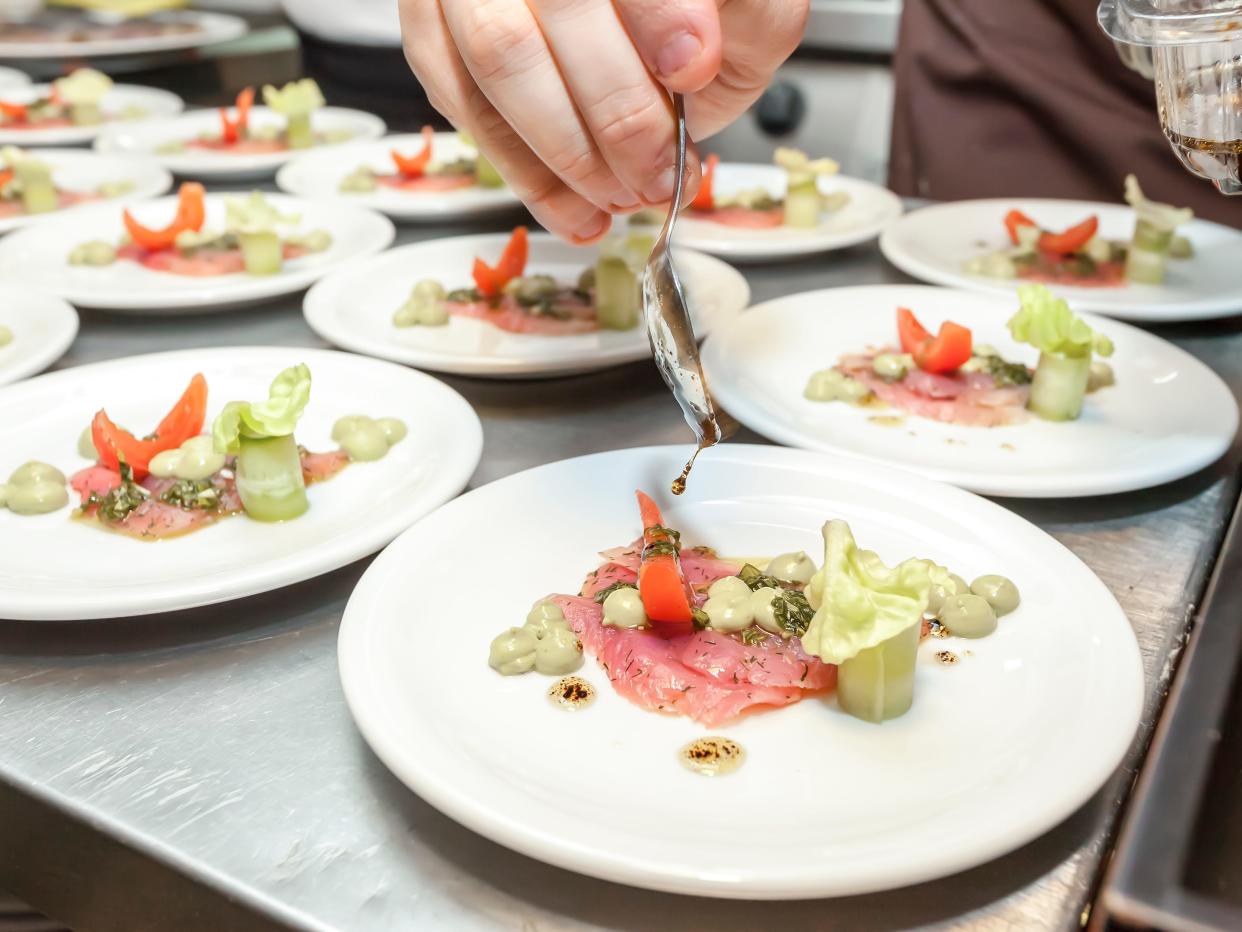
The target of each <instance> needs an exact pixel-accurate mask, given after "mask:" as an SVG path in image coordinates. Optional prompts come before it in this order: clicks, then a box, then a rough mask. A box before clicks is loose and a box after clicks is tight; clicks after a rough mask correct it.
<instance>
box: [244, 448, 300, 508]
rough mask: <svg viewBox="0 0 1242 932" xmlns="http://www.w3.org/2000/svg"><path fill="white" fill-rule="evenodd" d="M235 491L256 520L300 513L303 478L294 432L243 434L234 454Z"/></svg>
mask: <svg viewBox="0 0 1242 932" xmlns="http://www.w3.org/2000/svg"><path fill="white" fill-rule="evenodd" d="M237 494H238V495H239V496H240V497H241V501H242V507H243V508H245V509H246V514H248V515H249V516H250V517H252V518H254V519H255V520H256V521H288V520H289V519H291V518H296V517H297V516H298V515H300V514H303V513H304V512H305V511H306V509H307V508H309V507H310V503H309V502H308V501H307V499H306V481H305V480H304V479H303V478H302V458H301V456H299V454H298V445H297V441H295V440H294V439H293V435H292V434H289V435H288V436H285V437H264V438H261V439H253V438H247V437H242V438H241V441H240V450H239V452H238V454H237Z"/></svg>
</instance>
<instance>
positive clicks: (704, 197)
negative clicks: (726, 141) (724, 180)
mask: <svg viewBox="0 0 1242 932" xmlns="http://www.w3.org/2000/svg"><path fill="white" fill-rule="evenodd" d="M719 164H720V156H718V155H715V154H712V155H709V156H708V157H707V158H706V159H704V160H703V180H702V181H700V182H699V190H698V193H697V194H695V195H694V200H692V201H691V202H690V207H691V208H693V209H694V210H711V209H712V208H713V207H715V206H716V198H715V195H714V194H713V193H712V188H713V186H714V185H715V182H716V166H717V165H719Z"/></svg>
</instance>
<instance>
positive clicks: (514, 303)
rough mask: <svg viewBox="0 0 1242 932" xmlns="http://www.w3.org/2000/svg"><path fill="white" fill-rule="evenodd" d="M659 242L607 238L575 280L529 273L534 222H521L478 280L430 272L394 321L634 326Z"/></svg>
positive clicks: (513, 329)
mask: <svg viewBox="0 0 1242 932" xmlns="http://www.w3.org/2000/svg"><path fill="white" fill-rule="evenodd" d="M652 243H653V241H652V239H651V238H650V237H648V236H646V235H644V234H638V233H632V234H630V235H629V236H628V237H627V238H625V239H620V238H613V239H610V240H607V241H605V243H604V244H602V245H601V247H600V256H599V259H598V260H597V261H596V262H595V264H594V265H593V266H591V267H588V268H586V269H584V270H583V271H582V273H581V274H580V275H579V276H578V278H577V281H575V282H573V283H569V282H564V281H558V280H557V279H556V277H555V276H553V275H545V274H526V265H527V259H528V256H529V250H530V246H529V241H528V235H527V232H526V227H517V228H516V229H515V230H514V231H513V233H512V235H511V236H510V238H509V242H508V243H506V244H505V247H504V249H503V251H502V252H501V253H500V257H499V258H498V259H496V260H492V262H493V263H494V264H489V262H488V261H486V260H484V259H482V258H481V257H478V256H476V257H475V259H474V265H473V267H472V269H471V277H472V278H473V279H474V287H467V288H455V289H452V290H446V289H445V287H444V285H443V284H441V282H440V281H439V280H438V279H433V278H425V279H422V280H421V281H419V282H418V283H417V284H416V285H415V286H414V290H413V291H412V292H411V293H410V297H409V299H408V300H407V301H406V302H405V303H404V304H403V305H401V307H399V308H398V309H397V310H396V312H395V313H394V314H393V317H392V323H393V326H394V327H399V328H404V327H442V326H445V325H446V324H448V322H449V320H450V319H451V318H452V317H454V316H456V317H471V318H474V319H476V320H482V321H485V322H486V323H489V324H491V325H492V326H494V327H499V328H500V329H501V330H507V331H509V332H510V333H532V334H540V335H542V336H566V335H569V334H576V333H591V332H593V331H596V330H601V329H603V330H632V329H634V328H635V327H637V326H638V322H639V320H640V318H641V316H642V285H641V270H642V266H643V264H644V263H645V262H646V259H647V254H648V253H649V252H650V251H651V247H652Z"/></svg>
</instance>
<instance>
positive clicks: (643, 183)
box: [399, 0, 808, 242]
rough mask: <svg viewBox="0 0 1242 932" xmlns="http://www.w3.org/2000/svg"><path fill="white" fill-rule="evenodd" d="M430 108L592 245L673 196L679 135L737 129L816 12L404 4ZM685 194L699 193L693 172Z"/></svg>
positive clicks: (540, 0) (599, 4)
mask: <svg viewBox="0 0 1242 932" xmlns="http://www.w3.org/2000/svg"><path fill="white" fill-rule="evenodd" d="M399 3H400V8H401V25H402V31H403V33H404V37H405V53H406V57H407V58H408V59H409V61H410V65H411V66H412V67H413V69H414V72H415V74H417V75H418V78H419V80H420V81H421V82H422V85H423V87H424V89H425V90H426V91H427V96H428V98H429V99H430V101H431V104H432V106H434V107H435V108H436V109H437V110H439V111H440V112H441V113H442V114H444V115H445V116H446V117H447V118H448V119H449V120H450V121H451V122H452V123H453V124H454V125H455V126H457V127H459V128H460V129H463V130H465V131H466V132H468V133H470V135H471V136H473V137H474V139H475V140H476V142H477V143H478V145H479V147H480V149H481V150H482V151H483V152H484V153H485V154H486V155H487V156H488V158H489V159H490V160H491V161H492V162H493V163H494V164H495V165H496V167H497V168H498V169H499V170H500V173H501V174H502V175H504V177H505V179H506V180H507V181H508V183H509V185H510V186H511V187H512V188H513V190H514V191H515V192H517V194H518V196H519V197H521V198H522V200H523V201H525V202H526V204H527V206H529V207H530V210H531V213H533V214H534V215H535V218H536V219H537V220H538V221H539V222H540V223H542V224H543V225H544V226H546V227H547V228H548V229H550V230H552V231H553V232H555V233H558V234H560V235H561V236H563V237H565V238H566V239H570V240H574V241H578V242H587V241H590V240H594V239H596V238H598V237H600V236H602V235H603V234H604V233H605V232H606V231H607V230H608V227H609V222H610V218H609V216H608V215H609V213H612V212H625V211H631V210H636V209H637V208H639V207H640V206H643V205H653V204H660V203H663V202H667V201H668V200H669V199H670V198H671V197H672V194H673V182H674V180H675V178H674V174H675V172H674V169H673V159H674V154H675V153H674V123H673V118H672V111H671V105H670V102H669V99H668V95H667V93H666V91H665V89H667V90H668V91H676V92H680V93H683V94H686V95H687V98H686V110H687V118H688V123H689V130H690V135H691V137H692V138H695V139H701V138H703V137H705V136H709V135H711V134H712V133H714V132H717V131H718V130H720V129H722V128H723V127H725V126H727V125H728V124H729V123H730V122H732V121H733V120H734V119H736V118H737V117H738V116H740V115H741V114H742V113H743V112H744V111H745V110H746V108H747V107H749V106H750V105H751V104H752V103H753V102H754V101H755V99H756V98H757V97H758V96H759V95H760V93H762V91H763V89H764V88H765V87H766V86H767V84H768V82H769V80H770V79H771V77H772V74H773V73H774V72H775V71H776V68H777V67H778V66H779V65H780V64H781V62H783V61H784V60H785V59H786V58H787V57H788V56H789V54H790V53H791V52H792V51H793V50H794V48H795V47H796V46H797V44H798V41H799V40H800V39H801V37H802V29H803V26H804V24H805V22H806V15H807V7H808V0H399ZM691 162H692V163H693V164H692V167H691V177H690V179H689V188H688V191H687V195H688V196H689V195H693V193H694V191H695V190H697V188H698V182H699V168H698V163H697V159H691Z"/></svg>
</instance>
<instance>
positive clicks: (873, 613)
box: [802, 520, 933, 664]
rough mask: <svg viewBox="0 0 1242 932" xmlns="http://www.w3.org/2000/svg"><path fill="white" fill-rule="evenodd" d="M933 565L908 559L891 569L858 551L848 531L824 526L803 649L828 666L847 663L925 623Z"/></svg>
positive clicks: (846, 527)
mask: <svg viewBox="0 0 1242 932" xmlns="http://www.w3.org/2000/svg"><path fill="white" fill-rule="evenodd" d="M932 565H933V564H932V563H930V562H929V561H927V560H906V561H905V562H904V563H900V564H898V565H897V566H895V567H893V568H891V569H890V568H889V567H887V566H885V565H884V563H883V561H881V560H880V558H879V557H878V556H876V554H875V553H873V552H872V551H869V550H859V549H858V545H857V544H856V543H855V542H854V535H853V534H852V533H851V532H850V526H849V525H848V524H846V523H845V522H844V521H841V520H833V521H829V522H827V523H826V524H825V525H824V565H823V566H822V567H821V568H820V570H819V572H818V573H816V574H815V575H814V576H813V577H812V578H811V583H810V588H809V593H808V594H809V596H810V599H811V603H812V604H813V605H816V606H817V609H816V612H815V617H814V618H812V619H811V624H810V627H808V628H807V630H806V633H805V634H803V635H802V646H803V647H804V648H805V649H806V650H807V651H808V652H809V653H812V654H814V655H815V656H817V657H819V658H820V659H821V660H823V661H824V662H826V663H837V664H839V663H844V662H845V661H846V660H849V659H850V658H851V657H854V656H855V655H857V654H858V653H859V652H860V651H864V650H867V649H868V648H871V647H875V646H877V645H879V644H882V643H884V642H885V641H887V640H889V639H891V638H893V637H896V636H897V635H898V634H901V632H903V631H905V630H906V629H907V628H909V627H910V626H911V625H917V624H921V623H922V621H923V610H924V609H925V608H926V607H927V595H928V593H929V591H930V590H931V574H930V570H931V567H932Z"/></svg>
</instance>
